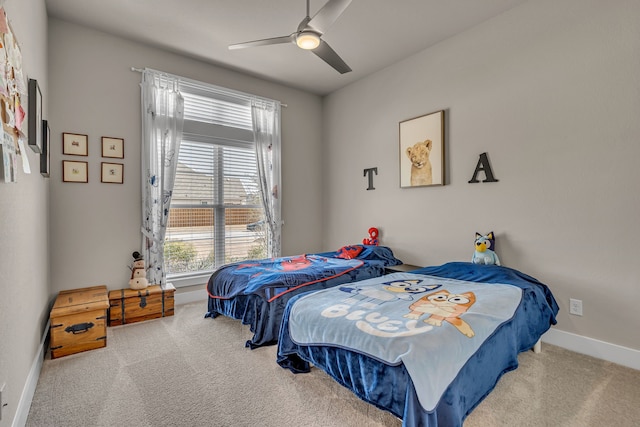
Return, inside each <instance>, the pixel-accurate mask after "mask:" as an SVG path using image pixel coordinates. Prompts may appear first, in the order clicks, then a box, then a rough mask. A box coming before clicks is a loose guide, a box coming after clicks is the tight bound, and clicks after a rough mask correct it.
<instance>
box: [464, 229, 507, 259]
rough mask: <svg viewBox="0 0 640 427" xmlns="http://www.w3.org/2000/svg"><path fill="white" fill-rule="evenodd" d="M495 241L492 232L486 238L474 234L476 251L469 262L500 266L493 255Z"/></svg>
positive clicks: (495, 255)
mask: <svg viewBox="0 0 640 427" xmlns="http://www.w3.org/2000/svg"><path fill="white" fill-rule="evenodd" d="M495 246H496V240H495V238H494V237H493V231H492V232H491V233H489V234H487V235H486V236H483V235H482V234H480V233H476V251H475V252H474V253H473V258H471V262H472V263H474V264H487V265H493V264H495V265H500V259H498V255H497V254H496V253H495V251H494V248H495Z"/></svg>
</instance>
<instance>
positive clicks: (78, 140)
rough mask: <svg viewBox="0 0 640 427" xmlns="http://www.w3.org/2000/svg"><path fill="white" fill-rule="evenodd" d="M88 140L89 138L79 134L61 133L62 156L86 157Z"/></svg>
mask: <svg viewBox="0 0 640 427" xmlns="http://www.w3.org/2000/svg"><path fill="white" fill-rule="evenodd" d="M88 139H89V136H87V135H83V134H81V133H63V134H62V154H68V155H70V156H88V155H89V148H88V147H89V144H88V142H87V141H88Z"/></svg>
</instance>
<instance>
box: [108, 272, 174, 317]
mask: <svg viewBox="0 0 640 427" xmlns="http://www.w3.org/2000/svg"><path fill="white" fill-rule="evenodd" d="M175 290H176V288H175V287H174V286H173V285H172V284H171V283H167V284H166V285H165V286H164V287H162V286H160V285H152V286H149V287H147V288H145V289H140V290H135V289H118V290H115V291H111V292H109V305H110V307H109V326H117V325H125V324H129V323H135V322H142V321H143V320H149V319H158V318H160V317H167V316H173V311H174V307H173V299H174V298H173V297H174V292H175Z"/></svg>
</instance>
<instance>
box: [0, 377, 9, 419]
mask: <svg viewBox="0 0 640 427" xmlns="http://www.w3.org/2000/svg"><path fill="white" fill-rule="evenodd" d="M6 385H7V383H2V385H0V421H1V420H2V410H3V409H4V407H5V406H7V405H8V403H5V401H4V398H5V395H6V393H5V391H4V389H5V386H6Z"/></svg>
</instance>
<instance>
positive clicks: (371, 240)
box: [362, 227, 379, 246]
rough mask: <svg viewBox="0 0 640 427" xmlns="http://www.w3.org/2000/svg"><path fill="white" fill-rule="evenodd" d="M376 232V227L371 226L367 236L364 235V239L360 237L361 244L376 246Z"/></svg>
mask: <svg viewBox="0 0 640 427" xmlns="http://www.w3.org/2000/svg"><path fill="white" fill-rule="evenodd" d="M378 234H379V233H378V229H377V228H375V227H371V228H370V229H369V237H368V238H367V237H365V238H364V239H362V244H364V245H374V246H378V243H379V242H378Z"/></svg>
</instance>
